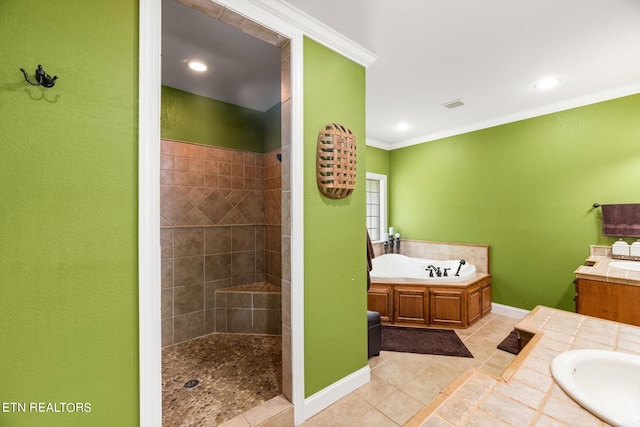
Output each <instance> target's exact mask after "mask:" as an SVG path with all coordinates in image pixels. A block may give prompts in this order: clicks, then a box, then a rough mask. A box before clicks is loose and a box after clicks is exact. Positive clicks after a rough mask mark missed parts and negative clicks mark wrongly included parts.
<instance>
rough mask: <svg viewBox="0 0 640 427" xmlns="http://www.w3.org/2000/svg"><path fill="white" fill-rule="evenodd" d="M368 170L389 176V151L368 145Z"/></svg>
mask: <svg viewBox="0 0 640 427" xmlns="http://www.w3.org/2000/svg"><path fill="white" fill-rule="evenodd" d="M366 151H367V172H372V173H379V174H380V175H387V179H388V177H389V151H387V150H382V149H380V148H376V147H370V146H368V145H367V149H366Z"/></svg>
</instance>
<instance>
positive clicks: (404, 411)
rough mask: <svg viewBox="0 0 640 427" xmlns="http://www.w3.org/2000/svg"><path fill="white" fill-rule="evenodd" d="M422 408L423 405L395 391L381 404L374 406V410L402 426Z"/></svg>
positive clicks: (399, 391) (401, 392)
mask: <svg viewBox="0 0 640 427" xmlns="http://www.w3.org/2000/svg"><path fill="white" fill-rule="evenodd" d="M423 407H424V404H423V403H421V402H419V401H418V400H416V399H414V398H413V397H411V396H409V395H408V394H406V393H405V392H403V391H402V390H396V391H394V392H393V393H391V395H389V396H388V397H387V398H385V399H384V400H382V402H380V403H379V404H378V405H377V406H376V409H378V410H379V411H380V412H382V413H383V414H384V415H386V416H387V417H389V418H391V419H392V420H393V421H394V422H396V423H397V424H399V425H402V424H404V423H406V422H407V421H409V419H410V418H411V417H412V416H414V415H415V414H416V413H417V412H418V411H419V410H420V409H422V408H423Z"/></svg>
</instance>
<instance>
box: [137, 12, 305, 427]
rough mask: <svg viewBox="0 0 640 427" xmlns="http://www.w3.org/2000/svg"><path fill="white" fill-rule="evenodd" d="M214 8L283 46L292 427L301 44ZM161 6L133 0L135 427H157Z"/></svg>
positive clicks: (297, 335)
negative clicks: (287, 59)
mask: <svg viewBox="0 0 640 427" xmlns="http://www.w3.org/2000/svg"><path fill="white" fill-rule="evenodd" d="M217 2H218V3H220V4H223V5H224V6H225V7H228V8H229V9H232V10H234V11H235V12H237V13H239V14H241V15H243V16H246V17H248V18H250V19H252V20H253V21H256V22H258V23H260V24H262V25H264V26H265V27H268V28H271V29H272V30H274V31H276V32H278V33H280V34H282V35H284V36H285V37H287V38H289V39H290V40H291V42H290V43H291V102H292V108H291V114H292V117H291V129H290V131H291V206H292V212H291V283H292V286H291V334H292V337H291V347H292V349H291V352H292V355H291V360H292V367H291V369H292V379H293V380H292V381H293V384H292V397H293V402H292V403H293V405H294V421H295V424H296V425H297V424H301V423H302V422H303V421H304V413H303V409H304V337H303V333H304V324H303V321H304V316H303V307H304V298H303V278H304V275H303V267H304V261H303V260H304V258H303V249H304V246H303V233H302V231H303V223H302V221H303V188H302V187H303V186H302V184H303V175H302V174H303V166H302V164H303V162H302V159H303V158H302V140H303V139H302V131H303V129H302V105H303V104H302V38H303V33H302V30H300V29H299V28H297V27H295V26H292V25H290V24H288V23H287V22H286V21H285V20H283V19H281V18H278V17H276V16H274V15H272V14H270V13H269V12H268V11H267V10H266V9H265V8H264V7H262V6H260V4H258V3H254V2H251V1H246V0H245V1H233V0H217ZM161 33H162V28H161V2H160V1H158V0H140V35H139V37H140V42H139V49H140V51H139V55H140V64H139V131H138V138H139V140H138V144H139V149H138V152H139V159H138V181H139V185H138V189H139V195H138V203H139V206H138V269H139V270H138V276H139V277H138V280H139V334H140V336H139V341H140V342H139V344H140V356H139V364H140V366H139V369H140V425H141V426H145V427H146V426H149V427H157V426H160V425H162V366H161V364H162V362H161V342H162V339H161V327H160V86H161V77H160V69H161V66H160V51H161Z"/></svg>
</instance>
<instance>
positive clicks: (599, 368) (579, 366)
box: [551, 350, 640, 427]
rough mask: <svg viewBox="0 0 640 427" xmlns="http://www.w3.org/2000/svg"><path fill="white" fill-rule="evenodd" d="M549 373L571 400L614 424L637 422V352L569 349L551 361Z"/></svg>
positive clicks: (639, 423) (639, 407)
mask: <svg viewBox="0 0 640 427" xmlns="http://www.w3.org/2000/svg"><path fill="white" fill-rule="evenodd" d="M551 375H553V378H554V379H555V380H556V382H557V383H558V384H559V385H560V387H562V389H563V390H564V391H565V392H566V393H567V394H568V395H569V396H571V398H572V399H573V400H575V401H576V402H578V403H579V404H580V405H581V406H582V407H584V408H585V409H587V410H588V411H589V412H591V413H592V414H594V415H596V416H597V417H599V418H600V419H602V420H604V421H606V422H607V423H609V424H611V425H613V426H624V427H627V426H640V356H636V355H632V354H628V353H621V352H615V351H606V350H572V351H567V352H564V353H561V354H559V355H558V356H556V357H555V358H554V359H553V362H551Z"/></svg>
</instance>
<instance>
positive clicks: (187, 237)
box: [174, 227, 204, 258]
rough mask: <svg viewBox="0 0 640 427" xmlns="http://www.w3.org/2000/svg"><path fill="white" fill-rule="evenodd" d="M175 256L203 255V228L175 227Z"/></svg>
mask: <svg viewBox="0 0 640 427" xmlns="http://www.w3.org/2000/svg"><path fill="white" fill-rule="evenodd" d="M174 252H175V257H176V258H177V257H186V256H196V255H204V230H203V229H202V228H201V227H200V228H176V229H175V230H174Z"/></svg>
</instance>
